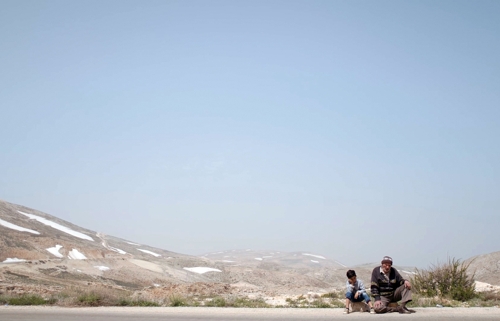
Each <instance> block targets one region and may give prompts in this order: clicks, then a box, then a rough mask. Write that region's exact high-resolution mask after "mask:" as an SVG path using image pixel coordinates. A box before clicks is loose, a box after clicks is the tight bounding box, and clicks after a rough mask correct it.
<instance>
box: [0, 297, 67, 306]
mask: <svg viewBox="0 0 500 321" xmlns="http://www.w3.org/2000/svg"><path fill="white" fill-rule="evenodd" d="M56 301H57V300H56V299H53V298H52V299H48V300H46V299H44V298H42V297H41V296H39V295H36V294H31V295H21V296H19V297H5V298H1V299H0V302H1V303H2V304H9V305H45V304H54V303H56Z"/></svg>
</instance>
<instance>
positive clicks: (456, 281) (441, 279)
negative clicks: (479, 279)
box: [411, 259, 476, 301]
mask: <svg viewBox="0 0 500 321" xmlns="http://www.w3.org/2000/svg"><path fill="white" fill-rule="evenodd" d="M469 265H470V263H468V264H466V263H464V262H461V261H460V260H457V259H448V262H447V263H445V264H439V263H438V264H437V265H433V266H431V267H430V268H429V269H427V270H419V269H417V270H416V271H417V274H416V275H415V276H414V277H413V278H412V281H411V282H412V285H413V288H414V290H415V292H416V293H419V294H421V295H422V296H426V297H436V296H437V297H439V298H449V299H453V300H457V301H467V300H470V299H472V298H474V297H476V291H475V285H474V275H468V274H467V269H468V268H469Z"/></svg>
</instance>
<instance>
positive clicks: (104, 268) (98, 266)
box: [94, 265, 110, 271]
mask: <svg viewBox="0 0 500 321" xmlns="http://www.w3.org/2000/svg"><path fill="white" fill-rule="evenodd" d="M94 267H95V268H96V269H99V270H100V271H108V270H110V268H109V267H107V266H104V265H96V266H94Z"/></svg>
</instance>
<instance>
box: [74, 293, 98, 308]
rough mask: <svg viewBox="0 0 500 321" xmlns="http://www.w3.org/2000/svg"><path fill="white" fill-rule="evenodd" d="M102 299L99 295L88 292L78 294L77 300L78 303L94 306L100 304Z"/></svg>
mask: <svg viewBox="0 0 500 321" xmlns="http://www.w3.org/2000/svg"><path fill="white" fill-rule="evenodd" d="M102 299H103V298H102V296H101V295H99V294H97V293H95V292H89V293H85V294H81V295H79V296H78V298H77V301H78V303H79V304H80V305H84V306H91V307H95V306H99V305H101V302H102Z"/></svg>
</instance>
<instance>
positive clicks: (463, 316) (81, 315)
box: [0, 306, 500, 321]
mask: <svg viewBox="0 0 500 321" xmlns="http://www.w3.org/2000/svg"><path fill="white" fill-rule="evenodd" d="M415 310H416V311H417V313H414V314H411V315H408V314H406V315H401V314H398V313H390V314H384V315H371V314H369V313H360V312H355V313H350V314H349V315H345V314H343V313H342V312H343V309H297V308H288V309H283V308H279V309H278V308H276V309H275V308H268V309H248V308H202V307H198V308H192V307H189V308H181V307H178V308H172V307H169V308H154V307H150V308H137V307H98V308H61V307H38V306H37V307H18V306H0V320H2V321H3V320H5V321H142V320H145V321H160V320H168V321H195V320H196V321H199V320H209V321H250V320H252V321H262V320H292V321H299V320H300V321H309V320H310V321H327V320H328V321H330V320H347V319H350V320H351V319H352V320H371V321H373V320H391V319H392V320H395V319H398V320H401V319H402V318H404V319H405V320H408V319H411V320H444V321H463V320H500V308H420V309H415Z"/></svg>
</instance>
